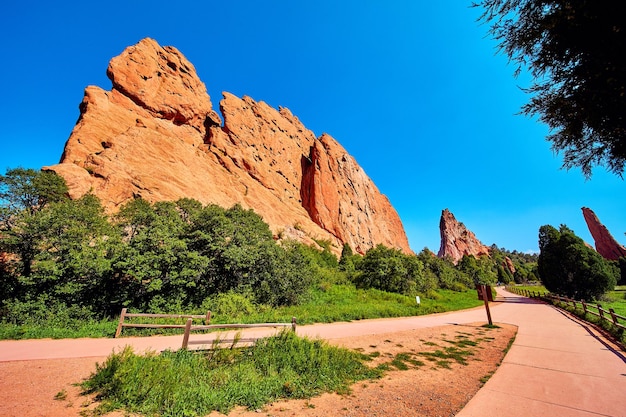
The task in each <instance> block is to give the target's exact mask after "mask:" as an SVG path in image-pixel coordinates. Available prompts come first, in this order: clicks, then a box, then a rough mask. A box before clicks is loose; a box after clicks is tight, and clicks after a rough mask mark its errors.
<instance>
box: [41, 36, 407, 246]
mask: <svg viewBox="0 0 626 417" xmlns="http://www.w3.org/2000/svg"><path fill="white" fill-rule="evenodd" d="M107 74H108V76H109V78H110V79H111V81H112V82H113V88H112V90H111V91H105V90H102V89H101V88H98V87H94V86H90V87H87V88H86V90H85V96H84V98H83V102H82V104H81V106H80V109H81V115H80V118H79V120H78V122H77V124H76V126H75V127H74V129H73V131H72V134H71V135H70V138H69V139H68V141H67V143H66V145H65V150H64V152H63V156H62V157H61V162H60V163H59V164H58V165H54V166H51V167H46V168H44V169H49V170H53V171H55V172H57V173H58V174H60V175H61V176H63V177H64V178H65V179H66V181H67V183H68V186H69V189H70V195H71V197H72V198H79V197H80V196H82V195H84V194H86V193H87V192H93V193H94V194H96V195H97V196H98V197H99V198H100V199H101V201H102V203H103V205H104V206H105V207H106V208H107V210H108V211H109V212H113V211H115V210H117V209H118V208H119V207H120V205H122V204H124V203H125V202H127V201H129V200H130V199H133V198H137V197H141V198H144V199H146V200H148V201H151V202H155V201H167V200H177V199H179V198H181V197H189V198H194V199H196V200H198V201H200V202H202V203H204V204H210V203H213V204H218V205H221V206H223V207H231V206H232V205H234V204H236V203H239V204H241V205H242V206H243V207H246V208H252V209H254V211H255V212H257V213H258V214H260V215H261V216H262V217H263V218H264V220H265V221H266V222H267V223H268V224H269V225H270V227H271V229H272V231H273V232H274V233H275V234H276V235H277V236H282V237H286V238H294V239H297V240H300V241H304V242H306V243H312V242H313V241H314V240H313V239H323V240H329V241H331V244H332V246H333V248H334V250H335V252H337V253H340V251H341V248H342V245H343V243H346V242H347V243H349V244H350V246H351V247H352V248H353V250H355V251H358V252H365V251H366V250H367V249H369V248H370V247H372V246H375V245H376V244H379V243H382V244H384V245H386V246H390V247H394V248H400V249H402V250H403V251H405V252H407V253H409V252H411V250H410V248H409V244H408V240H407V237H406V234H405V232H404V228H403V226H402V223H401V221H400V218H399V217H398V215H397V213H396V212H395V210H394V209H393V207H392V206H391V204H390V203H389V201H388V199H387V198H386V197H385V196H384V195H382V194H381V193H380V192H379V191H378V189H377V188H376V186H375V185H374V184H373V182H372V181H371V180H370V179H369V178H368V177H367V175H366V174H365V173H364V172H363V170H362V169H361V168H360V167H359V165H358V164H357V163H356V161H355V160H354V158H352V157H351V156H350V155H348V154H347V152H346V151H345V149H344V148H343V147H341V145H339V143H337V142H336V141H335V140H334V139H333V138H331V137H330V136H328V135H323V136H322V137H320V138H316V137H315V135H314V134H313V132H311V131H310V130H308V129H307V128H305V127H304V126H303V125H302V123H301V122H300V121H299V120H298V118H297V117H296V116H294V115H293V114H291V112H290V111H289V110H288V109H286V108H279V109H278V110H276V109H273V108H272V107H270V106H268V105H267V104H265V103H263V102H256V101H254V100H253V99H251V98H250V97H243V98H238V97H235V96H234V95H232V94H229V93H224V97H223V99H222V101H221V102H220V110H221V113H222V116H223V118H224V121H223V123H222V120H221V119H220V117H219V115H218V114H217V113H216V112H215V111H214V110H213V106H212V104H211V100H210V98H209V96H208V94H207V92H206V87H205V86H204V84H203V83H202V82H201V81H200V79H199V78H198V76H197V74H196V71H195V69H194V67H193V65H192V64H191V63H190V62H189V61H187V59H186V58H185V57H184V56H183V55H182V54H181V53H180V52H179V51H178V50H176V49H175V48H173V47H164V48H163V47H161V46H159V45H158V44H157V43H156V42H155V41H154V40H152V39H144V40H142V41H141V42H139V43H138V44H137V45H134V46H131V47H129V48H127V49H126V50H125V51H124V52H123V53H122V54H121V55H119V56H118V57H115V58H113V59H112V60H111V62H110V64H109V68H108V71H107Z"/></svg>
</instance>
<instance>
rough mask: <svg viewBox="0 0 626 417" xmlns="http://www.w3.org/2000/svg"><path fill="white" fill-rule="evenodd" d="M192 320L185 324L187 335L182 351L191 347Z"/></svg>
mask: <svg viewBox="0 0 626 417" xmlns="http://www.w3.org/2000/svg"><path fill="white" fill-rule="evenodd" d="M192 321H193V320H192V319H187V323H185V335H184V336H183V347H182V349H187V346H188V345H189V333H190V332H191V322H192Z"/></svg>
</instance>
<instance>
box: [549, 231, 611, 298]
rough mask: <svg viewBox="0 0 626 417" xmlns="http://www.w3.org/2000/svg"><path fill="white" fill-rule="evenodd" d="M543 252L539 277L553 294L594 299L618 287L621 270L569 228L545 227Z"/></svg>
mask: <svg viewBox="0 0 626 417" xmlns="http://www.w3.org/2000/svg"><path fill="white" fill-rule="evenodd" d="M539 250H540V253H539V260H538V271H539V278H540V279H541V281H542V282H543V284H544V285H545V287H546V288H547V289H548V290H549V291H551V292H553V293H556V294H559V295H565V296H568V297H571V298H575V299H578V300H593V299H597V298H598V297H599V296H601V295H602V294H604V293H605V292H607V291H609V290H612V289H613V288H614V287H615V283H616V281H617V279H616V278H617V274H618V272H617V270H616V269H617V268H615V267H614V265H613V264H612V263H611V262H610V261H607V260H606V259H604V258H603V257H602V256H601V255H600V254H599V253H598V252H596V251H595V250H593V249H591V248H589V247H588V246H587V245H585V242H584V241H583V240H582V239H581V238H579V237H578V236H576V235H575V234H574V232H573V231H572V230H570V229H569V228H568V227H567V226H565V225H561V227H560V230H556V229H555V228H554V227H552V226H550V225H546V226H541V228H540V229H539Z"/></svg>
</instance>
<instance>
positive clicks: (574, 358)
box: [0, 289, 626, 417]
mask: <svg viewBox="0 0 626 417" xmlns="http://www.w3.org/2000/svg"><path fill="white" fill-rule="evenodd" d="M490 305H491V315H492V318H493V321H494V322H496V323H508V324H514V325H516V326H518V328H519V330H518V334H517V337H516V339H515V342H514V343H513V346H512V347H511V350H510V351H509V353H508V354H507V355H506V357H505V358H504V361H503V363H502V365H501V366H500V368H499V369H498V370H497V372H496V373H495V374H494V375H493V376H492V378H491V379H490V380H489V381H488V382H487V383H486V384H485V386H484V387H483V388H482V389H481V390H480V391H479V392H478V393H477V395H476V396H475V397H474V398H473V399H472V400H471V401H470V402H469V403H468V404H467V405H466V407H465V408H464V409H463V410H462V411H461V412H460V413H459V414H457V416H458V417H478V416H480V417H485V416H506V417H517V416H520V417H521V416H524V417H527V416H533V417H540V416H550V417H561V416H573V417H578V416H581V417H582V416H612V417H626V354H625V353H624V352H621V351H619V350H617V349H616V348H615V347H614V346H613V345H612V344H611V343H610V342H608V341H606V340H605V339H604V338H602V337H601V335H599V334H598V333H597V332H596V331H594V330H593V328H592V327H590V326H588V325H586V324H585V323H584V322H580V321H579V320H577V319H575V318H572V317H571V316H569V315H567V314H565V313H562V312H561V311H559V310H558V309H556V308H554V307H552V306H549V305H546V304H542V303H539V302H537V301H534V300H530V299H527V298H524V297H520V296H517V295H514V294H511V293H508V292H506V291H504V290H502V289H498V298H497V300H496V302H493V303H491V304H490ZM480 321H484V322H486V321H487V319H486V314H485V310H484V308H482V307H481V308H476V309H471V310H465V311H460V312H452V313H443V314H433V315H428V316H420V317H408V318H399V319H381V320H363V321H357V322H352V323H332V324H315V325H310V326H299V327H298V329H297V332H298V334H300V335H307V336H316V337H321V338H323V339H335V338H342V337H349V336H356V335H367V334H379V333H389V332H395V331H402V330H411V329H418V328H425V327H436V326H442V325H447V324H466V323H476V322H480ZM274 332H275V331H274V330H258V329H254V330H252V331H245V332H242V333H243V338H256V337H261V336H264V335H267V334H270V333H274ZM234 334H235V332H228V333H226V334H223V335H222V338H226V339H228V338H232V337H233V335H234ZM212 337H213V335H201V334H196V335H192V337H191V339H190V343H194V344H193V345H190V347H194V346H196V347H197V346H202V345H210V344H211V343H212ZM181 343H182V335H177V336H158V337H149V338H137V337H133V338H119V339H67V340H23V341H0V362H2V361H16V360H34V359H52V358H70V357H102V356H107V355H108V354H110V353H111V352H112V351H113V350H119V349H122V348H123V347H124V346H126V345H130V346H133V348H134V349H135V351H136V352H141V351H145V350H148V349H150V350H156V351H161V350H164V349H178V348H180V346H181Z"/></svg>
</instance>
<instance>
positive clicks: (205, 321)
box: [204, 310, 211, 324]
mask: <svg viewBox="0 0 626 417" xmlns="http://www.w3.org/2000/svg"><path fill="white" fill-rule="evenodd" d="M204 324H211V310H207V312H206V317H205V319H204Z"/></svg>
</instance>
